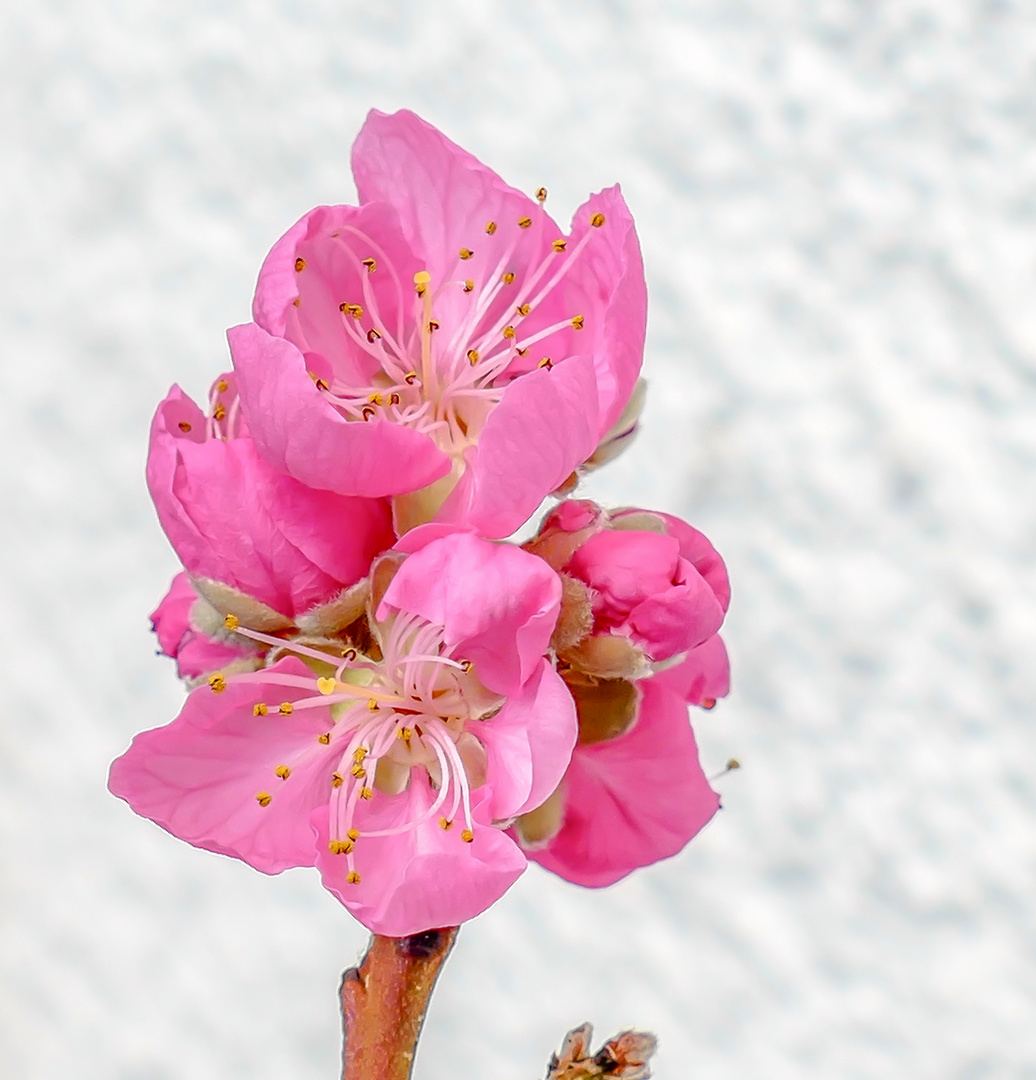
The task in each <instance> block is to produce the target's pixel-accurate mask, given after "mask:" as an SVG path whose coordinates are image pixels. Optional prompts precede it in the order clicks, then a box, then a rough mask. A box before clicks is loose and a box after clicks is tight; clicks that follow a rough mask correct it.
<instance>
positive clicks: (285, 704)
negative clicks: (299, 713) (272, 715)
mask: <svg viewBox="0 0 1036 1080" xmlns="http://www.w3.org/2000/svg"><path fill="white" fill-rule="evenodd" d="M277 711H278V712H279V713H280V714H281V716H291V714H292V713H293V712H294V711H295V706H294V705H293V704H292V703H291V702H290V701H282V702H281V703H280V706H279V707H278V709H277Z"/></svg>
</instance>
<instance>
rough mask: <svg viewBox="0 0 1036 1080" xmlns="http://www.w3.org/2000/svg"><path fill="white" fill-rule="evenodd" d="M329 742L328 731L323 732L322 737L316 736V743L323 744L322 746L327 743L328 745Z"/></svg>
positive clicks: (329, 734) (329, 733)
mask: <svg viewBox="0 0 1036 1080" xmlns="http://www.w3.org/2000/svg"><path fill="white" fill-rule="evenodd" d="M330 741H331V732H330V731H325V732H324V734H323V735H318V736H317V742H318V743H323V744H324V746H327V745H328V743H330Z"/></svg>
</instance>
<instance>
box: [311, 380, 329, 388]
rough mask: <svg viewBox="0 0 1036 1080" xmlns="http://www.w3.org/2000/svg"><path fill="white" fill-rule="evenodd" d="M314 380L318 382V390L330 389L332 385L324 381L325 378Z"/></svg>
mask: <svg viewBox="0 0 1036 1080" xmlns="http://www.w3.org/2000/svg"><path fill="white" fill-rule="evenodd" d="M313 381H314V382H315V383H316V386H317V389H318V390H329V389H330V387H329V386H328V385H327V383H326V382H324V380H323V379H314V380H313Z"/></svg>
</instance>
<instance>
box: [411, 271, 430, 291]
mask: <svg viewBox="0 0 1036 1080" xmlns="http://www.w3.org/2000/svg"><path fill="white" fill-rule="evenodd" d="M431 283H432V275H431V274H429V273H428V271H427V270H418V271H417V273H416V274H414V288H415V290H416V291H417V295H418V296H422V295H424V291H425V289H427V288H428V286H429V285H430V284H431Z"/></svg>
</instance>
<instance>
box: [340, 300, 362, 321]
mask: <svg viewBox="0 0 1036 1080" xmlns="http://www.w3.org/2000/svg"><path fill="white" fill-rule="evenodd" d="M338 310H339V311H341V312H342V313H343V314H345V315H351V316H352V317H353V318H354V319H359V318H361V317H362V316H363V308H362V307H360V305H359V304H345V303H342V304H339V305H338Z"/></svg>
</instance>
